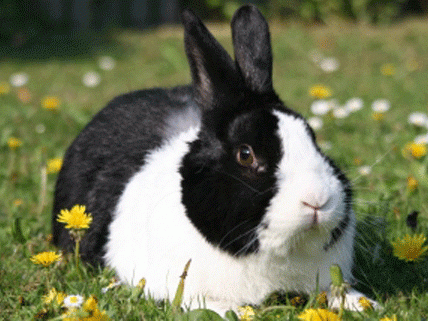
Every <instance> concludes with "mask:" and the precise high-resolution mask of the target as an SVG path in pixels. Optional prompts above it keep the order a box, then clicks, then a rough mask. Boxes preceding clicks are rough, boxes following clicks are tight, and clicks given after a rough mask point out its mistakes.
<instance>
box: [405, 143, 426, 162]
mask: <svg viewBox="0 0 428 321" xmlns="http://www.w3.org/2000/svg"><path fill="white" fill-rule="evenodd" d="M427 151H428V150H427V146H426V145H425V144H423V143H415V142H411V143H408V144H406V146H404V149H403V156H404V157H409V156H411V157H413V158H416V159H420V158H422V157H424V156H425V155H426V154H427Z"/></svg>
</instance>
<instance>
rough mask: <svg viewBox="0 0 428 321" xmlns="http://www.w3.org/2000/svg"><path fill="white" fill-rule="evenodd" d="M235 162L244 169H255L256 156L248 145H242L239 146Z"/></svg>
mask: <svg viewBox="0 0 428 321" xmlns="http://www.w3.org/2000/svg"><path fill="white" fill-rule="evenodd" d="M236 160H237V161H238V163H239V164H240V165H242V166H244V167H252V168H255V167H257V159H256V155H255V154H254V151H253V149H252V148H251V146H250V145H247V144H244V145H241V146H239V148H238V152H237V154H236Z"/></svg>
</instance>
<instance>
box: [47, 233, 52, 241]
mask: <svg viewBox="0 0 428 321" xmlns="http://www.w3.org/2000/svg"><path fill="white" fill-rule="evenodd" d="M46 241H47V242H52V241H53V234H51V233H49V234H48V235H46Z"/></svg>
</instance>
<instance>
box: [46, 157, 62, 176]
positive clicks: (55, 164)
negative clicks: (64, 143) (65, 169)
mask: <svg viewBox="0 0 428 321" xmlns="http://www.w3.org/2000/svg"><path fill="white" fill-rule="evenodd" d="M62 163H63V160H62V158H52V159H48V163H47V165H48V167H47V171H48V173H49V174H56V173H58V172H59V171H60V170H61V167H62Z"/></svg>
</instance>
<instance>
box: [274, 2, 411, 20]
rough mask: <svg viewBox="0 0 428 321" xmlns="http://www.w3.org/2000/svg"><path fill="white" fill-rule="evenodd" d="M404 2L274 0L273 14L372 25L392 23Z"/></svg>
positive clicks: (400, 11)
mask: <svg viewBox="0 0 428 321" xmlns="http://www.w3.org/2000/svg"><path fill="white" fill-rule="evenodd" d="M403 2H404V1H403V0H383V1H374V0H329V1H324V0H292V1H289V0H272V1H269V6H271V7H272V8H273V10H272V13H275V12H279V13H281V12H282V13H286V14H287V15H293V16H294V17H299V18H302V19H304V20H307V21H315V22H326V21H327V20H328V19H329V18H331V16H333V15H336V16H337V15H340V16H343V17H346V18H349V19H352V20H358V21H370V22H372V23H391V22H393V21H394V19H395V18H397V17H398V16H399V15H400V14H401V13H402V11H403Z"/></svg>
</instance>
